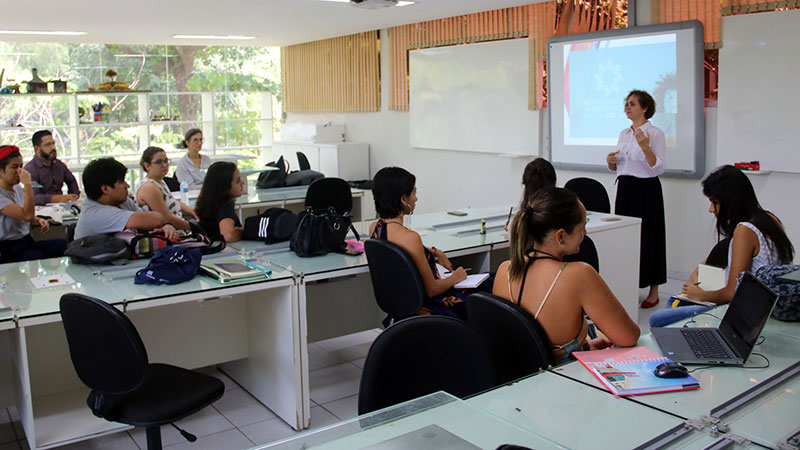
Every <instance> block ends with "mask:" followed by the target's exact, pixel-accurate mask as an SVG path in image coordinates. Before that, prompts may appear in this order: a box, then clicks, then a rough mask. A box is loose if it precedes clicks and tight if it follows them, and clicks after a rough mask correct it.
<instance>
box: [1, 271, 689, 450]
mask: <svg viewBox="0 0 800 450" xmlns="http://www.w3.org/2000/svg"><path fill="white" fill-rule="evenodd" d="M682 283H683V281H682V280H675V279H669V280H668V282H667V284H665V285H662V286H661V288H660V289H659V294H660V295H659V296H660V298H661V302H660V303H659V305H658V306H656V307H655V308H651V309H639V320H638V322H639V327H640V328H641V330H642V334H645V333H647V332H649V331H650V327H649V325H648V319H649V318H650V314H652V312H653V311H657V310H659V309H661V308H664V307H665V306H666V303H667V301H666V299H667V298H669V296H670V295H671V294H674V293H676V292H680V287H681V284H682ZM646 295H647V290H645V289H642V290H640V293H639V298H640V301H641V300H642V299H644V298H645V296H646ZM378 333H380V330H378V329H375V330H369V331H364V332H361V333H355V334H351V335H348V336H342V337H338V338H334V339H329V340H327V341H321V342H316V343H313V344H310V345H309V349H308V350H309V352H308V353H309V358H308V359H309V368H310V373H309V375H310V388H311V401H312V404H311V428H312V429H313V428H319V427H323V426H326V425H330V424H333V423H336V422H338V421H340V420H343V419H349V418H352V417H355V416H356V415H357V410H358V384H359V380H360V377H361V368H362V366H363V364H364V358H365V357H366V355H367V351H368V350H369V347H370V345H371V344H372V341H373V340H374V339H375V337H376V336H377V335H378ZM206 370H208V372H209V373H211V374H213V375H215V376H217V377H219V378H221V379H222V380H223V381H224V382H225V387H226V390H225V395H224V396H223V397H222V399H220V400H219V401H217V402H216V403H214V404H213V405H212V406H210V407H208V408H206V409H204V410H202V411H200V412H198V413H196V414H194V415H192V416H190V417H189V418H187V419H185V420H182V421H180V422H179V426H181V427H182V428H185V429H186V430H187V431H189V432H191V433H193V434H195V435H197V442H195V443H189V442H187V441H186V440H185V439H183V437H181V435H180V434H179V433H178V432H177V431H176V430H175V429H174V428H172V427H169V426H166V427H162V428H161V436H162V440H163V444H164V447H165V448H169V449H171V450H184V449H185V450H206V449H209V450H211V449H213V450H217V449H226V450H237V449H247V448H250V447H253V446H255V445H259V444H265V443H268V442H272V441H275V440H278V439H283V438H286V437H289V436H292V435H294V434H295V433H296V432H295V431H294V430H293V429H292V428H290V427H289V426H288V425H287V424H286V423H285V422H283V421H282V420H281V419H279V418H277V417H276V416H275V414H273V413H272V411H270V410H269V409H267V408H266V407H264V406H263V405H262V404H261V403H259V402H258V401H256V400H255V399H254V398H253V397H251V396H250V395H249V394H248V393H247V392H245V391H244V390H243V389H242V388H240V387H239V386H238V385H237V384H236V383H234V382H232V381H231V380H230V379H229V378H228V377H227V376H225V374H223V373H221V372H219V371H218V370H216V369H206ZM18 439H19V440H18ZM27 448H28V445H27V441H25V440H24V435H23V433H22V429H21V426H20V424H19V420H18V418H17V415H16V410H15V409H14V408H9V409H7V410H0V450H12V449H13V450H19V449H22V450H25V449H27ZM60 448H62V449H65V450H88V449H103V450H139V449H141V450H144V449H145V448H146V445H145V435H144V431H143V430H138V429H137V430H131V431H127V432H124V433H116V434H113V435H110V436H105V437H101V438H96V439H91V440H88V441H83V442H78V443H75V444H72V445H68V446H65V447H60Z"/></svg>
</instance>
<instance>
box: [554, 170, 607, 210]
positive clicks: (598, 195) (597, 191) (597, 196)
mask: <svg viewBox="0 0 800 450" xmlns="http://www.w3.org/2000/svg"><path fill="white" fill-rule="evenodd" d="M564 188H566V189H569V190H570V191H572V192H574V193H576V194H577V195H578V198H579V199H581V203H583V206H584V207H586V210H587V211H597V212H602V213H610V212H611V201H610V200H609V199H608V192H606V188H605V187H604V186H603V185H602V183H600V182H599V181H597V180H593V179H591V178H584V177H580V178H573V179H571V180H569V181H567V184H565V185H564Z"/></svg>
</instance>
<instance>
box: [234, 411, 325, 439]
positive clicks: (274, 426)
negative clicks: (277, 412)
mask: <svg viewBox="0 0 800 450" xmlns="http://www.w3.org/2000/svg"><path fill="white" fill-rule="evenodd" d="M312 409H313V408H312ZM239 431H241V432H242V433H244V434H245V436H247V437H248V438H249V439H250V440H251V441H253V442H254V443H255V445H263V444H268V443H270V442H273V441H277V440H279V439H284V438H287V437H289V436H294V435H295V434H296V433H297V432H296V431H294V429H293V428H292V427H290V426H289V425H287V424H286V422H284V421H283V420H281V419H270V420H265V421H263V422H258V423H253V424H250V425H245V426H243V427H241V428H239Z"/></svg>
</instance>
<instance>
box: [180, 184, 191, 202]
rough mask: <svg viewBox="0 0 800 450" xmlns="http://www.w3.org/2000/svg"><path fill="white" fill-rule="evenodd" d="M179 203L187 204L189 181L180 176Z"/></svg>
mask: <svg viewBox="0 0 800 450" xmlns="http://www.w3.org/2000/svg"><path fill="white" fill-rule="evenodd" d="M181 203H183V204H184V205H188V204H189V183H187V182H186V178H181Z"/></svg>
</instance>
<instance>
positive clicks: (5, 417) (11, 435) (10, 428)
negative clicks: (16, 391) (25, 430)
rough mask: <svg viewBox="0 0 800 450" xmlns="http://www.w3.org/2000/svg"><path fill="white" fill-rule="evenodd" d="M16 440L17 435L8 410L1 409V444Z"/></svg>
mask: <svg viewBox="0 0 800 450" xmlns="http://www.w3.org/2000/svg"><path fill="white" fill-rule="evenodd" d="M16 440H17V435H16V433H15V432H14V424H13V422H12V420H11V416H10V415H9V413H8V409H6V408H0V444H5V443H6V442H12V441H16ZM12 448H13V447H12ZM0 449H2V447H0Z"/></svg>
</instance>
